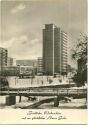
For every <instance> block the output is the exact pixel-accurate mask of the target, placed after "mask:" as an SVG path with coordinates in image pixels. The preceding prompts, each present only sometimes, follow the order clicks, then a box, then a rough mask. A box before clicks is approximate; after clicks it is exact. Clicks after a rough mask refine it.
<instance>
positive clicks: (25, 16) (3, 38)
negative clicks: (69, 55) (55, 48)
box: [0, 0, 87, 59]
mask: <svg viewBox="0 0 88 125" xmlns="http://www.w3.org/2000/svg"><path fill="white" fill-rule="evenodd" d="M86 6H87V5H86V0H31V1H30V0H12V1H10V0H6V1H5V0H4V1H3V0H2V1H1V3H0V9H1V13H0V16H1V20H0V21H1V22H0V24H1V34H0V46H1V47H5V48H7V49H8V51H9V56H10V57H14V58H16V59H35V58H37V57H41V56H42V29H44V25H45V24H49V23H54V24H55V25H57V26H58V27H60V28H61V29H63V30H64V31H65V32H67V33H68V48H69V51H68V52H70V50H71V49H72V47H74V44H75V41H76V39H77V38H78V37H79V35H80V32H82V33H86V21H87V19H86V18H87V16H86V13H87V12H86V9H87V7H86Z"/></svg>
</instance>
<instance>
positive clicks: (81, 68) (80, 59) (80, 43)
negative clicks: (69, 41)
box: [72, 34, 88, 86]
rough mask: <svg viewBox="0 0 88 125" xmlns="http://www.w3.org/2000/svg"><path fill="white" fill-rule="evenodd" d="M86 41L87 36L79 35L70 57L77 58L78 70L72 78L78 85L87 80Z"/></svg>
mask: <svg viewBox="0 0 88 125" xmlns="http://www.w3.org/2000/svg"><path fill="white" fill-rule="evenodd" d="M87 42H88V37H87V36H86V35H83V34H81V37H80V38H79V39H78V40H77V45H76V48H75V49H74V50H73V54H72V58H73V59H75V60H77V64H78V71H77V74H75V75H74V78H73V80H74V81H75V82H76V83H77V85H78V86H82V85H84V83H85V82H86V81H87Z"/></svg>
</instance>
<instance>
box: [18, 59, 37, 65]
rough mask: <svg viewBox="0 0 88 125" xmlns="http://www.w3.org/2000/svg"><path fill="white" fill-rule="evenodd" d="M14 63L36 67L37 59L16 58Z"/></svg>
mask: <svg viewBox="0 0 88 125" xmlns="http://www.w3.org/2000/svg"><path fill="white" fill-rule="evenodd" d="M16 65H20V66H33V67H37V60H26V59H25V60H16Z"/></svg>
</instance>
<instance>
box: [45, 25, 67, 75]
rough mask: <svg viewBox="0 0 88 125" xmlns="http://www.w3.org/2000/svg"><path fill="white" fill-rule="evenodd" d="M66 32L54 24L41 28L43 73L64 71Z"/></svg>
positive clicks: (65, 62)
mask: <svg viewBox="0 0 88 125" xmlns="http://www.w3.org/2000/svg"><path fill="white" fill-rule="evenodd" d="M66 70H67V34H66V33H65V32H64V31H62V30H61V29H60V28H58V27H57V26H55V25H54V24H45V29H43V71H44V73H45V74H50V75H53V74H54V73H60V74H63V73H66Z"/></svg>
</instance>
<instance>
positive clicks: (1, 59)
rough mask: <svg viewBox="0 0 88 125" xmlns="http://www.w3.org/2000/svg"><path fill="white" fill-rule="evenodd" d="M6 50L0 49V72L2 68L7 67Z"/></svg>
mask: <svg viewBox="0 0 88 125" xmlns="http://www.w3.org/2000/svg"><path fill="white" fill-rule="evenodd" d="M7 60H8V50H7V49H5V48H2V47H0V72H1V71H3V67H4V66H7Z"/></svg>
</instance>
